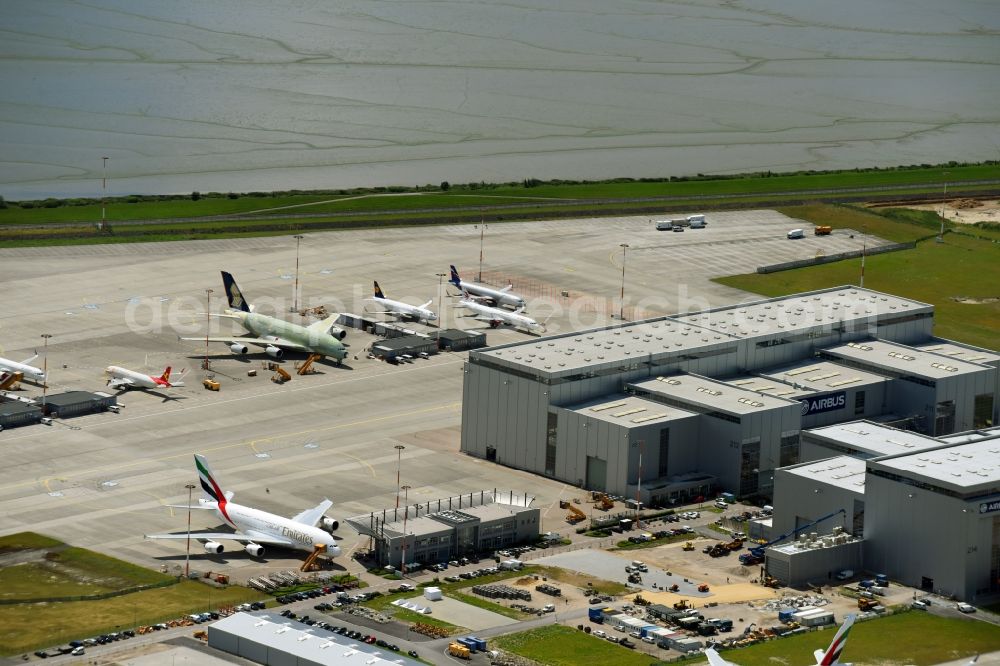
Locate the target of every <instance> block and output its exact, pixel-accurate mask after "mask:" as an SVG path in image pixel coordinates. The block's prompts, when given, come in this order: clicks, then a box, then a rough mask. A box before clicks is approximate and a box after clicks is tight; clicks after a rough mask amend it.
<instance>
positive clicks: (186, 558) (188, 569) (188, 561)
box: [184, 483, 194, 578]
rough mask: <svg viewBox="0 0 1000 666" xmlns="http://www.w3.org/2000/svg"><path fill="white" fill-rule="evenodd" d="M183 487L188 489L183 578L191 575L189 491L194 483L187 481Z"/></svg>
mask: <svg viewBox="0 0 1000 666" xmlns="http://www.w3.org/2000/svg"><path fill="white" fill-rule="evenodd" d="M184 487H185V488H187V489H188V531H187V554H186V555H185V556H184V578H188V577H189V576H190V575H191V491H192V490H194V484H193V483H189V484H187V485H186V486H184Z"/></svg>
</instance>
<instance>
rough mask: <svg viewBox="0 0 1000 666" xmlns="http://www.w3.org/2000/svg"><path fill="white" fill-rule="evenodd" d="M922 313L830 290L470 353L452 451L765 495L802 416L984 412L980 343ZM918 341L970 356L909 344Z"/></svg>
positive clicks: (561, 474) (794, 447)
mask: <svg viewBox="0 0 1000 666" xmlns="http://www.w3.org/2000/svg"><path fill="white" fill-rule="evenodd" d="M933 314H934V308H933V306H931V305H927V304H925V303H920V302H917V301H913V300H909V299H905V298H901V297H897V296H893V295H890V294H884V293H880V292H876V291H872V290H867V289H859V288H855V287H838V288H833V289H825V290H821V291H815V292H808V293H803V294H795V295H792V296H787V297H781V298H772V299H767V300H762V301H756V302H753V303H745V304H738V305H731V306H725V307H720V308H714V309H711V310H707V311H704V312H700V313H698V314H693V315H674V316H666V317H659V318H655V319H648V320H644V321H637V322H622V323H618V324H615V325H612V326H608V327H604V328H598V329H591V330H586V331H579V332H573V333H567V334H562V335H557V336H552V337H546V338H541V339H538V340H533V341H528V342H518V343H513V344H508V345H503V346H498V347H492V348H488V349H483V350H479V351H472V352H470V354H469V359H468V361H467V362H466V364H465V367H464V372H465V375H464V385H463V403H462V443H461V450H462V451H464V452H466V453H468V454H470V455H473V456H476V457H480V458H484V459H486V460H489V461H493V462H497V463H499V464H502V465H506V466H510V467H514V468H517V469H524V470H529V471H532V472H535V473H538V474H541V475H544V476H547V477H550V478H553V479H557V480H560V481H563V482H566V483H571V484H574V485H578V486H582V487H585V488H587V489H591V490H603V491H605V492H608V493H612V494H617V495H624V496H628V497H634V496H636V495H637V494H638V495H641V497H640V499H641V501H643V502H644V503H646V504H648V505H653V506H655V505H667V504H669V503H671V502H673V501H683V500H685V499H689V498H691V497H694V496H696V495H697V494H704V492H705V490H706V489H712V490H721V491H729V492H733V493H734V494H736V495H738V496H743V497H750V496H765V497H770V496H771V494H772V491H773V483H774V481H773V479H774V470H775V469H777V468H779V467H783V466H787V465H791V464H795V463H798V462H799V461H800V457H799V456H800V432H801V430H802V429H803V428H808V427H813V426H818V425H824V424H833V423H841V422H845V421H852V420H855V419H857V418H859V416H860V417H867V418H871V419H876V420H880V421H885V422H891V423H896V424H900V425H904V426H905V427H906V428H909V429H912V430H915V431H918V432H923V433H925V434H928V435H947V434H951V433H954V432H958V431H962V430H970V429H973V428H981V427H985V426H988V425H991V424H992V423H994V422H995V418H996V411H997V406H996V400H995V395H994V392H995V387H996V385H997V384H996V382H997V367H996V366H994V365H989V364H986V363H979V362H976V361H972V360H971V358H978V357H984V358H989V357H990V355H991V353H990V352H987V351H985V350H978V349H976V348H973V347H969V346H966V345H961V344H959V343H954V342H949V341H942V340H937V339H935V338H934V337H933V335H932V326H933ZM931 343H935V344H939V345H948V349H949V350H950V351H953V352H954V351H956V350H965V351H966V352H968V356H969V358H970V360H961V359H960V358H958V354H954V353H953V354H951V355H949V356H944V355H940V354H937V353H935V352H934V351H928V350H927V349H916V348H915V347H914V345H931ZM931 346H933V345H931ZM629 400H641V401H644V402H643V403H642V404H640V403H634V404H633V403H632V402H629ZM619 403H620V405H619ZM671 410H673V411H671ZM688 414H690V415H691V416H690V418H686V415H688ZM609 415H610V416H613V417H615V418H609ZM615 415H617V416H615ZM654 416H655V417H656V418H653V417H654ZM682 416H685V418H681V417H682ZM647 419H648V420H647ZM640 457H641V458H642V461H643V462H642V464H640ZM640 470H641V472H640ZM640 474H641V478H640ZM692 475H694V476H695V477H699V478H701V479H702V480H701V481H700V482H699V483H697V484H694V485H692V484H691V483H690V479H691V478H693V477H692Z"/></svg>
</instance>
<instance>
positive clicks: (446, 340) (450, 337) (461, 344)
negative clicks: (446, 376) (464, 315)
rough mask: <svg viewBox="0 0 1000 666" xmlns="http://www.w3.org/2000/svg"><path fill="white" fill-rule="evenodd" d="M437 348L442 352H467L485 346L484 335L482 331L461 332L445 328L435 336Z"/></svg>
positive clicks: (456, 329)
mask: <svg viewBox="0 0 1000 666" xmlns="http://www.w3.org/2000/svg"><path fill="white" fill-rule="evenodd" d="M437 339H438V346H439V347H440V348H441V349H442V350H444V351H467V350H469V349H479V348H480V347H485V346H486V334H485V333H483V332H482V331H463V330H461V329H458V328H446V329H445V330H443V331H441V332H440V333H438V335H437Z"/></svg>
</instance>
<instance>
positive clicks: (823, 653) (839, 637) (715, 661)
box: [705, 615, 857, 666]
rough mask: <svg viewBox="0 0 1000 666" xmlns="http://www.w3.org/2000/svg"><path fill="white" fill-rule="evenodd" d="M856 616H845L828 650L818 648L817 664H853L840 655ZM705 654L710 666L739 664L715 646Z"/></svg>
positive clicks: (820, 665) (838, 665) (821, 665)
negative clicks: (845, 661) (721, 655)
mask: <svg viewBox="0 0 1000 666" xmlns="http://www.w3.org/2000/svg"><path fill="white" fill-rule="evenodd" d="M856 618H857V616H856V615H848V616H847V617H846V618H844V624H842V625H840V629H839V630H838V631H837V634H836V635H835V636H834V637H833V640H832V641H831V642H830V647H828V648H827V649H826V650H816V651H815V652H814V653H813V656H814V657H816V666H853V665H852V664H848V663H844V662H842V661H840V655H841V653H842V652H843V651H844V646H845V645H846V644H847V632H849V631H850V630H851V626H852V625H853V624H854V620H855V619H856ZM705 656H706V657H708V663H709V665H710V666H737V665H736V664H734V663H733V662H731V661H726V660H725V659H723V658H722V657H720V656H719V653H718V652H716V651H715V649H714V648H708V649H707V650H705Z"/></svg>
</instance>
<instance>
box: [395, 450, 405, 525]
mask: <svg viewBox="0 0 1000 666" xmlns="http://www.w3.org/2000/svg"><path fill="white" fill-rule="evenodd" d="M405 448H406V447H405V446H403V445H402V444H397V445H396V508H397V509H398V508H399V467H400V465H401V464H402V462H403V449H405Z"/></svg>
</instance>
